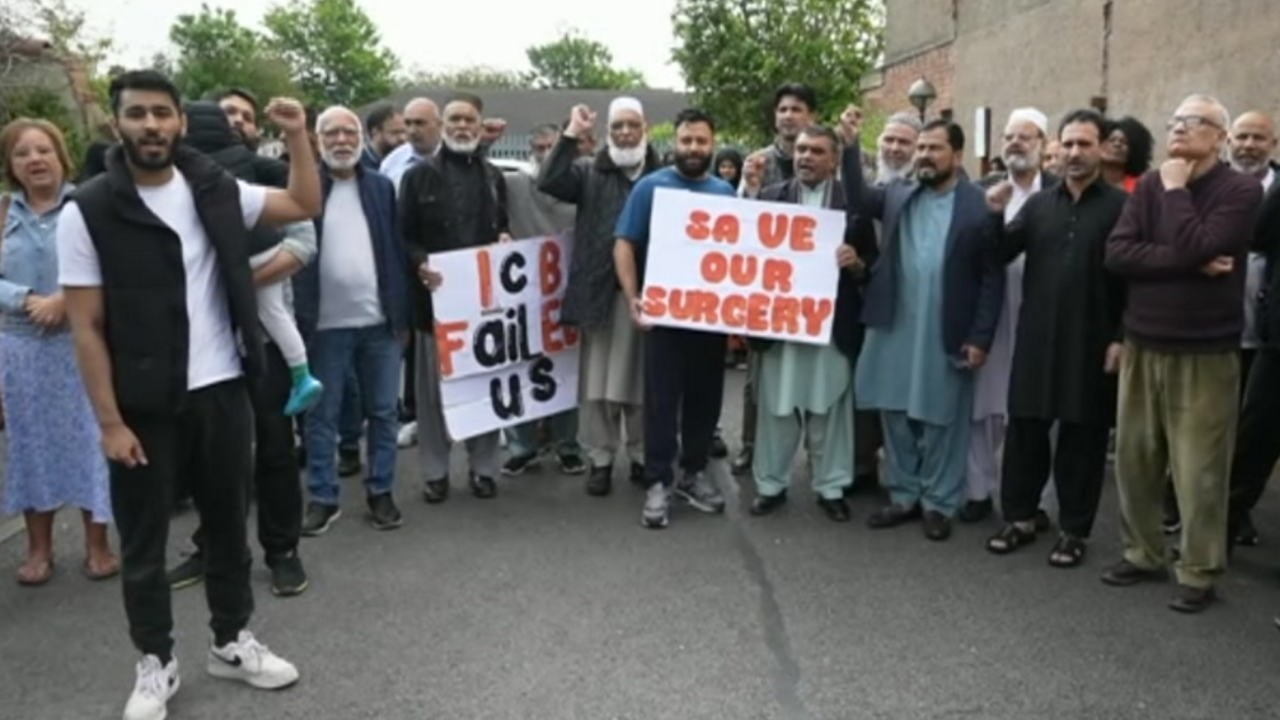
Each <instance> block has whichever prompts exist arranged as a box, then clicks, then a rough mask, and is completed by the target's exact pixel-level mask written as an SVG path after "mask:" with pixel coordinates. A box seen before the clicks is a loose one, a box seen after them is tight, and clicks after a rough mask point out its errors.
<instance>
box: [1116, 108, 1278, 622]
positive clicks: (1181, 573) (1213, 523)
mask: <svg viewBox="0 0 1280 720" xmlns="http://www.w3.org/2000/svg"><path fill="white" fill-rule="evenodd" d="M1228 127H1230V118H1229V117H1228V116H1227V111H1226V108H1224V107H1223V106H1222V104H1221V103H1220V102H1218V101H1217V100H1215V99H1213V98H1211V97H1207V96H1204V95H1193V96H1191V97H1189V98H1187V99H1186V100H1184V101H1183V102H1182V104H1181V105H1180V106H1179V107H1178V110H1177V112H1176V113H1175V114H1174V116H1173V117H1172V118H1170V120H1169V123H1168V128H1169V134H1168V140H1167V150H1168V153H1169V160H1168V161H1167V162H1165V163H1164V164H1163V165H1162V166H1161V167H1160V170H1159V172H1150V173H1147V175H1146V176H1145V177H1143V178H1142V180H1141V182H1140V183H1139V184H1138V187H1137V189H1136V190H1135V191H1134V193H1133V195H1132V196H1131V197H1130V198H1129V202H1128V203H1127V204H1126V206H1125V209H1124V214H1123V215H1122V216H1121V218H1120V222H1119V224H1118V225H1117V226H1116V228H1115V230H1114V231H1112V234H1111V237H1110V238H1109V239H1108V241H1107V251H1106V255H1107V257H1106V265H1107V269H1108V270H1111V271H1112V272H1114V273H1116V274H1118V275H1120V276H1122V277H1124V278H1125V280H1126V284H1127V287H1128V303H1127V305H1126V309H1125V313H1124V334H1125V343H1124V358H1123V360H1122V362H1121V367H1120V399H1119V407H1118V410H1117V413H1116V425H1117V428H1116V478H1117V484H1118V487H1119V494H1120V514H1121V519H1122V524H1121V536H1122V539H1123V541H1124V559H1123V560H1121V561H1120V562H1119V563H1117V564H1116V565H1114V566H1112V567H1111V568H1109V569H1107V571H1106V572H1105V573H1104V574H1103V576H1102V580H1103V582H1105V583H1107V584H1109V585H1117V586H1128V585H1134V584H1137V583H1140V582H1142V581H1144V580H1160V579H1164V577H1165V574H1166V573H1165V551H1164V539H1163V537H1164V536H1163V533H1162V532H1161V517H1162V507H1161V505H1162V503H1161V501H1162V499H1163V497H1164V482H1165V468H1166V467H1167V468H1169V469H1170V470H1171V471H1172V475H1173V483H1174V487H1175V488H1176V491H1177V496H1178V506H1179V509H1180V510H1181V514H1182V519H1183V532H1182V548H1181V559H1180V560H1179V562H1178V564H1177V568H1176V571H1177V580H1178V586H1179V591H1178V594H1177V595H1176V596H1175V597H1174V599H1173V601H1172V602H1171V603H1170V604H1169V606H1170V607H1171V608H1173V609H1174V610H1177V611H1179V612H1186V613H1195V612H1200V611H1202V610H1204V609H1205V608H1207V607H1209V605H1210V604H1212V602H1213V600H1214V599H1215V594H1214V582H1215V580H1216V579H1217V578H1218V576H1219V575H1221V574H1222V571H1223V570H1224V569H1225V566H1226V557H1227V487H1228V478H1229V476H1230V473H1231V455H1232V450H1233V448H1234V436H1235V426H1236V416H1237V406H1238V404H1239V397H1240V395H1239V390H1238V387H1239V383H1240V356H1239V351H1240V347H1239V346H1240V333H1241V330H1242V329H1243V327H1244V310H1243V301H1244V279H1245V264H1246V262H1245V258H1246V255H1247V253H1248V250H1249V244H1250V239H1251V238H1252V235H1253V233H1252V230H1253V224H1254V220H1255V216H1256V213H1257V211H1258V206H1259V204H1260V202H1261V200H1262V186H1261V184H1260V183H1258V181H1257V180H1254V179H1253V178H1250V177H1247V176H1244V175H1242V174H1240V173H1237V172H1235V171H1233V170H1231V168H1230V167H1228V166H1227V165H1226V164H1225V163H1223V162H1221V161H1220V159H1219V158H1220V157H1221V152H1222V149H1223V146H1224V144H1225V143H1226V141H1227V128H1228Z"/></svg>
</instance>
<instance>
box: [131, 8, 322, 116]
mask: <svg viewBox="0 0 1280 720" xmlns="http://www.w3.org/2000/svg"><path fill="white" fill-rule="evenodd" d="M169 40H170V42H172V43H173V45H174V47H175V48H176V49H177V54H176V55H175V56H174V57H172V58H167V57H164V56H157V57H156V58H154V59H153V61H152V65H153V66H155V67H156V69H159V70H165V69H166V68H167V69H168V70H169V71H170V72H171V74H172V75H173V79H174V82H175V83H176V84H177V85H178V88H179V89H181V90H182V93H183V95H184V96H186V97H189V98H201V97H204V96H205V95H207V94H208V93H210V92H214V91H217V90H218V89H220V88H226V87H243V88H245V89H247V90H249V91H251V92H253V93H254V94H255V95H257V96H258V97H259V98H262V99H263V100H264V101H265V100H266V99H267V98H269V97H273V96H278V95H291V94H293V93H295V92H297V90H296V88H294V87H293V83H292V81H291V80H290V78H289V69H288V66H287V65H286V64H285V63H284V62H282V61H281V59H280V57H279V56H277V55H275V54H274V53H273V52H272V51H271V50H270V49H268V47H267V42H266V39H265V38H264V37H263V36H262V35H261V34H259V33H258V32H256V31H254V30H253V29H251V28H249V27H246V26H245V25H243V24H242V23H241V22H240V19H239V18H238V17H236V13H235V11H234V10H227V9H224V8H211V7H209V6H208V5H205V4H202V5H201V6H200V12H199V13H198V14H195V15H179V16H178V19H177V20H176V21H174V23H173V27H171V28H169Z"/></svg>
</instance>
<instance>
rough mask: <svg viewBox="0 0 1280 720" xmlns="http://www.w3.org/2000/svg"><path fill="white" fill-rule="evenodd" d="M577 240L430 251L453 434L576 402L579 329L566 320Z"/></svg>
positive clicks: (444, 398) (471, 433) (478, 431)
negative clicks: (435, 276) (567, 284)
mask: <svg viewBox="0 0 1280 720" xmlns="http://www.w3.org/2000/svg"><path fill="white" fill-rule="evenodd" d="M571 247H572V241H571V239H570V238H569V237H568V236H567V235H566V236H563V237H558V238H534V239H528V240H518V241H516V242H513V243H505V244H502V245H489V246H486V247H480V248H472V249H468V250H456V251H453V252H448V253H442V254H440V255H433V256H432V257H431V266H432V268H433V269H434V270H436V271H438V272H439V273H440V275H441V276H442V277H443V278H444V281H443V283H442V284H441V285H440V287H439V288H437V289H436V291H435V293H434V294H433V295H432V306H433V307H434V309H435V315H436V324H435V340H436V348H437V350H438V351H439V356H440V357H439V359H440V378H441V380H440V396H441V402H442V404H443V405H444V419H445V426H446V428H447V429H448V432H449V437H451V438H453V439H454V440H464V439H466V438H470V437H475V436H477V435H482V434H484V433H487V432H491V431H493V430H499V429H502V428H505V427H511V426H513V425H519V424H521V423H525V422H528V421H530V420H537V419H538V418H543V417H547V416H550V415H555V414H557V413H560V412H562V411H564V410H569V409H572V408H574V407H577V405H578V333H577V331H576V330H574V329H573V328H569V327H565V326H562V325H561V324H560V304H561V302H562V300H563V298H564V287H565V280H566V278H567V277H568V272H569V253H570V249H571Z"/></svg>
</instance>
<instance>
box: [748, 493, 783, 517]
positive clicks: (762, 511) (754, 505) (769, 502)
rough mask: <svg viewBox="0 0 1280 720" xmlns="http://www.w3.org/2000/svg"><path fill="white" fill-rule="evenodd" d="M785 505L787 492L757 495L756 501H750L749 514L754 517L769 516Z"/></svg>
mask: <svg viewBox="0 0 1280 720" xmlns="http://www.w3.org/2000/svg"><path fill="white" fill-rule="evenodd" d="M786 504H787V492H786V491H785V490H783V491H782V492H780V493H778V494H777V495H757V496H756V499H755V500H752V501H751V514H752V515H755V516H756V517H759V516H761V515H769V514H770V513H773V512H774V511H776V510H777V509H778V508H781V507H782V506H783V505H786Z"/></svg>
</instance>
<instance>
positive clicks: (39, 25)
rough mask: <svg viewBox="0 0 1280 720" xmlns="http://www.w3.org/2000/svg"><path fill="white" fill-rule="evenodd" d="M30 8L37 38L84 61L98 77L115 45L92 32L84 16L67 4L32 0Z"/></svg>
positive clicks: (60, 0)
mask: <svg viewBox="0 0 1280 720" xmlns="http://www.w3.org/2000/svg"><path fill="white" fill-rule="evenodd" d="M30 5H31V9H32V12H33V17H34V19H35V34H36V35H37V36H38V37H40V38H42V39H44V40H48V41H49V44H51V45H53V49H54V51H56V52H58V53H59V54H62V55H72V56H75V57H78V58H80V59H81V60H82V61H84V63H85V69H86V70H88V72H89V76H90V77H93V76H95V75H97V74H98V70H99V66H100V65H101V64H102V62H103V61H104V60H106V58H107V56H108V55H110V54H111V51H112V50H114V49H115V42H114V41H113V40H112V39H111V38H109V37H99V36H96V35H95V34H93V33H92V32H90V30H89V28H88V21H87V20H86V18H85V15H84V12H82V11H80V10H77V9H75V8H74V7H72V6H71V5H69V4H68V3H67V0H31V2H30Z"/></svg>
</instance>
